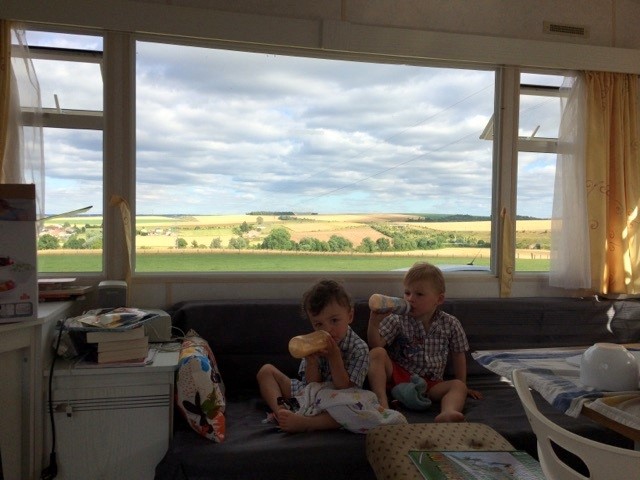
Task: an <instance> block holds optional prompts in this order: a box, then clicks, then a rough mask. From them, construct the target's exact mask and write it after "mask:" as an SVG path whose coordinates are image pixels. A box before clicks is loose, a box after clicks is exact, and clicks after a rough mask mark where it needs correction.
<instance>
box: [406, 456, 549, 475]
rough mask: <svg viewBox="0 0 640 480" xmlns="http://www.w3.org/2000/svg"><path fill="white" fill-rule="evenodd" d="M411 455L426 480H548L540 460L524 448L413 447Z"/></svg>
mask: <svg viewBox="0 0 640 480" xmlns="http://www.w3.org/2000/svg"><path fill="white" fill-rule="evenodd" d="M409 458H411V460H412V461H413V463H414V464H415V465H416V467H417V468H418V470H419V471H420V473H421V474H422V476H423V478H425V479H426V480H545V476H544V474H543V473H542V469H541V468H540V464H539V463H538V461H537V460H536V459H535V458H533V457H532V456H531V455H529V454H528V453H527V452H525V451H522V450H513V451H479V450H473V451H445V452H436V451H426V450H411V451H410V452H409Z"/></svg>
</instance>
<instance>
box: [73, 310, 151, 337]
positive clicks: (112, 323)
mask: <svg viewBox="0 0 640 480" xmlns="http://www.w3.org/2000/svg"><path fill="white" fill-rule="evenodd" d="M157 316H158V314H157V313H154V312H147V311H145V310H141V309H139V308H130V307H119V308H114V309H111V308H101V309H96V310H89V311H87V312H85V313H84V314H82V315H80V316H78V317H72V318H69V319H67V320H66V322H65V324H64V328H65V329H66V330H71V331H84V332H91V331H98V330H102V331H111V332H114V331H123V330H130V329H132V328H135V327H139V326H141V325H142V324H144V323H146V322H147V321H149V320H151V319H152V318H155V317H157Z"/></svg>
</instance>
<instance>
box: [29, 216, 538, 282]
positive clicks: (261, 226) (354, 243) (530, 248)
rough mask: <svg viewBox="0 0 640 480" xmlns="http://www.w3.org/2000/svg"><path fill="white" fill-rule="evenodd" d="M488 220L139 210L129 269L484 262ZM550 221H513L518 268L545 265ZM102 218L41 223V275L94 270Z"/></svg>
mask: <svg viewBox="0 0 640 480" xmlns="http://www.w3.org/2000/svg"><path fill="white" fill-rule="evenodd" d="M490 229H491V223H490V221H489V220H481V221H455V222H452V221H425V217H423V216H420V215H415V214H414V215H409V214H377V215H374V214H362V215H358V214H351V215H316V214H295V215H294V214H281V215H218V216H139V217H138V218H136V238H135V244H136V260H135V263H136V271H137V272H207V271H209V272H212V271H388V270H395V269H402V268H406V267H407V266H410V265H411V264H413V263H414V262H416V261H418V260H427V261H431V262H433V263H435V264H438V265H466V264H468V263H471V262H473V264H474V265H477V266H488V265H489V262H490V252H491V250H490V241H491V235H490V233H491V232H490ZM549 232H550V221H549V220H518V221H517V222H516V242H517V247H518V249H517V251H516V269H517V270H520V271H548V269H549V241H550V239H549V236H550V234H549ZM101 248H102V217H101V216H80V217H73V218H57V219H52V220H49V221H47V222H45V225H44V227H43V229H42V231H41V232H40V240H39V252H38V258H39V271H40V272H51V273H55V272H82V271H86V272H95V271H101V270H102V265H101V262H102V257H101Z"/></svg>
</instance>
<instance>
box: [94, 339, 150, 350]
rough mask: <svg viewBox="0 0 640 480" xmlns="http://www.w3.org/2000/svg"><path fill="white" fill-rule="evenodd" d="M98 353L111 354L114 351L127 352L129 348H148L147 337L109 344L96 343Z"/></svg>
mask: <svg viewBox="0 0 640 480" xmlns="http://www.w3.org/2000/svg"><path fill="white" fill-rule="evenodd" d="M97 345H98V347H97V348H98V353H100V352H112V351H114V350H127V349H129V348H138V347H148V346H149V337H147V336H144V337H140V338H132V339H130V340H116V341H113V342H112V341H109V342H98V344H97Z"/></svg>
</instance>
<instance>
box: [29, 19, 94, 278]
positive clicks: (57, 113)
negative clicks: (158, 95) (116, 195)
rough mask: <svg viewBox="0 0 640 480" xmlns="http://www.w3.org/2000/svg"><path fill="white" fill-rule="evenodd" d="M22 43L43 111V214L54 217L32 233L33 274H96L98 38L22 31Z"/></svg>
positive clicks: (46, 220)
mask: <svg viewBox="0 0 640 480" xmlns="http://www.w3.org/2000/svg"><path fill="white" fill-rule="evenodd" d="M27 42H28V44H29V47H30V50H31V54H32V55H33V57H34V58H33V65H34V68H35V71H36V75H37V79H38V83H39V86H40V92H41V100H42V107H43V113H44V122H43V124H44V128H43V144H44V164H45V209H46V211H45V214H46V216H54V217H52V218H50V219H45V220H44V221H43V222H42V228H41V229H40V230H39V240H38V270H39V272H41V273H57V272H98V271H102V204H103V174H102V172H103V154H102V145H103V140H102V130H101V123H100V122H98V123H96V122H95V119H96V118H98V119H100V118H101V116H102V97H103V94H102V91H103V81H102V74H101V69H100V61H101V55H102V38H101V37H97V36H89V35H74V34H61V33H54V32H42V31H28V32H27ZM38 47H46V48H44V49H40V48H38ZM88 206H91V207H92V208H91V209H90V210H89V211H88V212H87V213H86V214H70V215H67V214H66V212H70V211H74V210H77V209H81V208H84V207H88Z"/></svg>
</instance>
